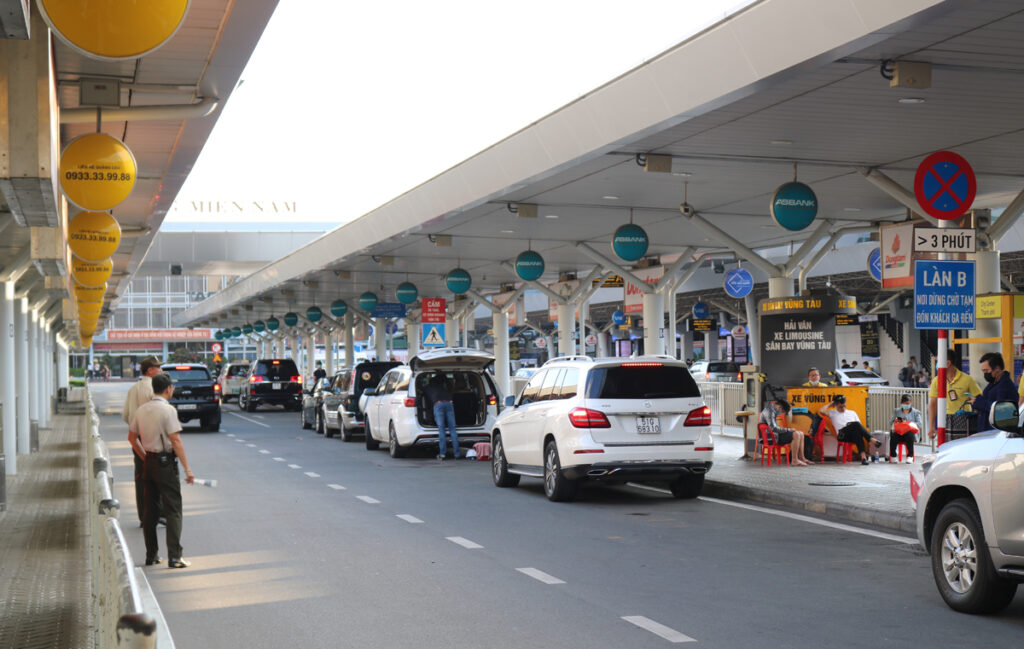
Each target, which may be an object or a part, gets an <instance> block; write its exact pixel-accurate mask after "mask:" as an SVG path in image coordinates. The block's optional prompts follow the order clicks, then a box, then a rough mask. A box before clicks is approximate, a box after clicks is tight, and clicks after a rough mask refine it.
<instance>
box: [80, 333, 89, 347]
mask: <svg viewBox="0 0 1024 649" xmlns="http://www.w3.org/2000/svg"><path fill="white" fill-rule="evenodd" d="M78 346H79V347H81V348H82V349H89V348H90V347H92V336H82V335H81V334H79V336H78Z"/></svg>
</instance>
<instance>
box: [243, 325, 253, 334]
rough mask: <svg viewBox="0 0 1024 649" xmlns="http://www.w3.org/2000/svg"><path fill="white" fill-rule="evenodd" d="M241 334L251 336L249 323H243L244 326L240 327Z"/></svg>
mask: <svg viewBox="0 0 1024 649" xmlns="http://www.w3.org/2000/svg"><path fill="white" fill-rule="evenodd" d="M242 333H243V334H245V335H246V336H248V335H249V334H251V333H252V325H251V324H249V323H245V324H244V325H242Z"/></svg>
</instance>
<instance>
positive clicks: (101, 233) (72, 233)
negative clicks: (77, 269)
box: [68, 212, 121, 261]
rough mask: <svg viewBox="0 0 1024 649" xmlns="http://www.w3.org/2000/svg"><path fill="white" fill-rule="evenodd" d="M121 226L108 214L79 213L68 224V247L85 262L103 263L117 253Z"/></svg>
mask: <svg viewBox="0 0 1024 649" xmlns="http://www.w3.org/2000/svg"><path fill="white" fill-rule="evenodd" d="M120 243H121V226H120V225H118V223H117V220H116V219H114V217H113V216H111V215H110V214H108V213H106V212H79V213H78V214H76V215H75V216H74V217H72V219H71V222H70V223H68V247H69V248H71V252H72V254H74V255H75V256H76V257H78V258H79V259H82V260H84V261H103V260H104V259H108V258H109V257H110V256H111V255H113V254H114V253H115V252H116V251H117V246H118V244H120Z"/></svg>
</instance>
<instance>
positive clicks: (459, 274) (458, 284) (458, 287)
mask: <svg viewBox="0 0 1024 649" xmlns="http://www.w3.org/2000/svg"><path fill="white" fill-rule="evenodd" d="M444 283H445V286H447V287H448V290H449V291H451V292H452V293H454V294H456V295H462V294H463V293H465V292H466V291H468V290H469V289H470V288H471V287H472V286H473V278H472V277H471V276H470V274H469V271H468V270H466V269H465V268H453V269H452V270H450V271H448V275H447V276H446V277H445V278H444Z"/></svg>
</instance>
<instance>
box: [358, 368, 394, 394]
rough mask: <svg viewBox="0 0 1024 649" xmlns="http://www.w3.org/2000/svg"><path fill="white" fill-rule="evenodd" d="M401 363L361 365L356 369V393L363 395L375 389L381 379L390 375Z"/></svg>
mask: <svg viewBox="0 0 1024 649" xmlns="http://www.w3.org/2000/svg"><path fill="white" fill-rule="evenodd" d="M399 365H401V363H392V362H387V363H360V364H359V365H357V366H356V368H355V384H356V389H355V392H357V393H359V394H361V393H362V392H363V390H365V389H366V388H375V387H377V384H378V383H380V380H381V377H383V376H384V375H385V374H387V373H388V370H390V369H391V368H393V367H398V366H399Z"/></svg>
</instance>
